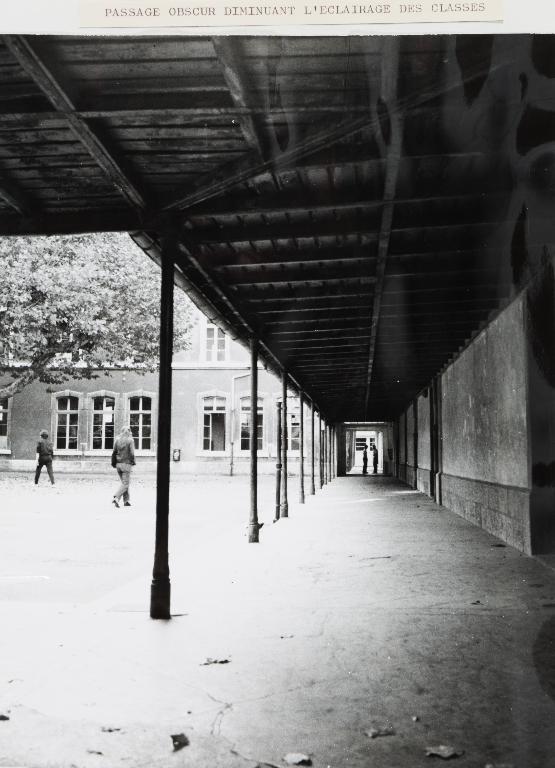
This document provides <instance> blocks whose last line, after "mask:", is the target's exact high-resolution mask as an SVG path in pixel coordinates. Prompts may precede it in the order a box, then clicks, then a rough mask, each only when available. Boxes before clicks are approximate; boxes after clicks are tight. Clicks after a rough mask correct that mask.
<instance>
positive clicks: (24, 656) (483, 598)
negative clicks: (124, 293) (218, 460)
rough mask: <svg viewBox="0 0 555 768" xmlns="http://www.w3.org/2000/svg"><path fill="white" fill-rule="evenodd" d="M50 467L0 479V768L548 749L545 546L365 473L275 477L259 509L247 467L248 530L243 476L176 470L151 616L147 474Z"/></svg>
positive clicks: (353, 760)
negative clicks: (256, 526) (167, 578)
mask: <svg viewBox="0 0 555 768" xmlns="http://www.w3.org/2000/svg"><path fill="white" fill-rule="evenodd" d="M57 479H58V484H57V486H56V487H55V488H50V487H49V486H48V485H47V483H46V478H44V479H43V480H42V484H41V485H39V487H38V488H35V487H34V486H33V484H32V477H31V475H29V474H20V475H16V474H10V473H3V474H2V475H0V614H1V630H0V715H3V716H4V717H5V718H9V719H4V720H2V721H0V766H3V767H6V766H19V767H20V768H53V767H60V768H62V767H63V768H89V766H91V767H92V766H94V767H95V768H116V767H117V766H131V767H135V766H136V767H141V768H143V767H144V768H158V767H159V768H167V767H168V766H170V767H171V766H176V767H179V768H181V767H182V766H191V767H193V766H194V767H195V768H197V766H198V767H199V768H200V767H201V766H203V767H206V768H219V767H220V766H221V767H222V768H227V767H228V766H229V768H249V767H250V768H255V766H263V765H264V764H267V765H268V764H270V765H275V766H284V765H285V762H284V759H283V758H284V757H285V756H286V755H287V754H288V753H303V754H305V755H307V756H309V758H310V759H311V761H312V764H313V765H314V766H315V767H316V768H347V767H354V768H418V767H419V766H427V765H431V764H433V763H434V761H438V762H441V758H438V757H427V756H426V749H427V748H428V747H432V746H438V745H448V746H452V747H454V748H455V750H456V751H457V752H459V753H463V754H460V756H458V757H454V758H452V761H453V764H456V765H457V766H460V768H478V767H483V766H486V765H487V764H493V765H496V764H509V765H512V766H514V768H545V767H549V766H555V727H554V723H555V701H554V699H555V573H554V572H553V571H552V570H551V569H550V568H549V567H547V566H546V564H545V563H543V562H540V561H538V560H537V559H534V558H529V557H526V556H525V555H521V554H520V553H518V552H516V551H515V550H513V549H511V548H510V547H504V546H500V542H499V541H498V540H497V539H495V538H494V537H492V536H490V535H489V534H487V533H485V532H484V531H482V530H480V529H478V528H475V527H474V526H472V525H471V524H469V523H468V522H466V521H464V520H462V519H461V518H459V517H457V516H456V515H454V514H452V513H450V512H448V511H447V510H445V509H444V508H442V507H439V506H437V505H435V504H434V503H433V502H432V501H431V500H430V499H428V498H427V497H425V496H423V495H422V494H419V493H416V492H414V491H411V490H410V489H408V488H407V487H406V486H403V485H402V484H399V483H397V482H395V481H393V480H391V479H388V478H382V477H377V478H376V477H372V476H368V477H353V476H350V477H346V478H339V479H337V480H334V481H333V482H332V483H330V484H328V485H327V486H325V487H324V489H323V490H319V491H318V492H317V495H316V496H315V497H310V496H307V503H306V504H305V505H304V506H301V505H300V504H298V503H297V496H298V493H297V483H298V480H297V478H291V489H290V501H291V503H290V518H289V519H287V520H281V521H280V522H278V523H276V524H272V522H271V520H272V517H273V499H274V487H273V482H272V479H271V478H270V477H261V478H260V519H261V521H263V522H264V523H265V525H264V527H263V528H262V530H261V536H260V544H258V545H249V544H247V538H246V535H247V521H248V506H249V505H248V478H246V477H236V478H227V477H202V478H183V477H181V478H179V479H176V480H175V481H174V482H173V483H172V496H171V515H170V568H171V579H172V613H173V618H172V619H171V621H168V622H161V621H152V620H150V618H149V616H148V601H149V590H150V574H151V568H152V557H153V543H154V493H155V491H154V479H153V478H152V477H151V478H143V479H141V478H139V477H136V478H134V479H133V486H132V494H133V495H132V502H133V506H132V507H128V508H121V509H115V508H113V507H112V506H111V505H110V497H111V494H112V492H113V489H114V477H113V476H111V475H106V476H98V477H86V478H79V477H76V476H73V475H71V476H70V475H59V477H58V478H57ZM211 661H220V662H227V663H210V662H211ZM383 727H390V728H392V729H393V730H394V733H392V734H390V735H387V736H378V737H375V738H371V737H370V736H369V735H368V732H371V729H372V728H378V729H379V728H383ZM175 734H184V735H185V736H186V737H187V739H188V741H189V745H188V746H186V747H184V748H183V749H181V750H178V751H174V750H173V746H172V739H171V736H172V735H175Z"/></svg>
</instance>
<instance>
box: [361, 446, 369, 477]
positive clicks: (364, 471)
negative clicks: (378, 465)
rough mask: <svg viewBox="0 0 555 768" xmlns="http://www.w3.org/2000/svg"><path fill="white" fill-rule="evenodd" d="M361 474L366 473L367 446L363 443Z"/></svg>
mask: <svg viewBox="0 0 555 768" xmlns="http://www.w3.org/2000/svg"><path fill="white" fill-rule="evenodd" d="M362 474H363V475H366V474H368V446H367V445H366V443H364V451H363V452H362Z"/></svg>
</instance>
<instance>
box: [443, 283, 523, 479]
mask: <svg viewBox="0 0 555 768" xmlns="http://www.w3.org/2000/svg"><path fill="white" fill-rule="evenodd" d="M525 359H526V351H525V333H524V317H523V301H522V298H521V299H519V300H517V301H515V302H513V303H512V304H511V305H510V306H509V307H507V309H506V310H505V311H504V312H503V313H502V314H501V315H499V317H498V318H496V320H495V321H494V322H493V323H491V324H490V325H489V326H488V327H487V328H486V329H485V330H484V331H483V332H482V333H481V334H480V335H479V336H478V337H477V339H476V340H475V341H474V343H473V344H472V345H471V346H470V347H469V348H468V349H467V350H465V352H463V354H462V355H461V356H460V357H459V358H458V360H456V361H455V362H454V363H453V365H451V366H450V367H449V368H448V369H447V371H446V372H445V374H444V375H443V377H442V393H443V400H442V424H443V472H445V473H447V474H450V475H455V476H458V477H467V478H472V479H475V480H485V481H487V482H491V483H499V484H502V485H509V486H516V487H527V486H528V462H527V415H526V377H525V364H524V360H525Z"/></svg>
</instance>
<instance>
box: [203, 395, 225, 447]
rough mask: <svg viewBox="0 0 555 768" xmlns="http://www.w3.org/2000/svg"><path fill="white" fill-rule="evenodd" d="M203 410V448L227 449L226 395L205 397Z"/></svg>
mask: <svg viewBox="0 0 555 768" xmlns="http://www.w3.org/2000/svg"><path fill="white" fill-rule="evenodd" d="M202 411H203V414H202V415H203V429H202V450H203V451H225V414H226V399H225V397H221V396H218V395H207V396H205V397H203V399H202Z"/></svg>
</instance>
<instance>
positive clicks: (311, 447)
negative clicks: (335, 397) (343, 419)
mask: <svg viewBox="0 0 555 768" xmlns="http://www.w3.org/2000/svg"><path fill="white" fill-rule="evenodd" d="M310 493H311V494H312V495H313V496H314V494H315V493H316V487H315V485H314V401H313V402H311V404H310Z"/></svg>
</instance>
